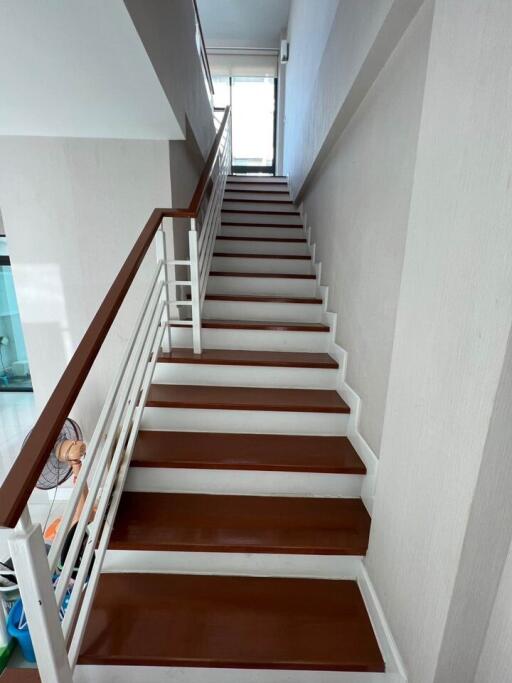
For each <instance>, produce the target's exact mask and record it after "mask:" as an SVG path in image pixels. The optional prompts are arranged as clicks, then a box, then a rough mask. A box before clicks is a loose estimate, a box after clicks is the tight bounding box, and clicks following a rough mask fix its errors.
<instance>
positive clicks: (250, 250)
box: [215, 237, 309, 256]
mask: <svg viewBox="0 0 512 683" xmlns="http://www.w3.org/2000/svg"><path fill="white" fill-rule="evenodd" d="M290 239H292V238H290ZM298 239H302V238H301V237H299V238H298ZM215 251H220V252H225V253H226V252H228V253H230V254H232V253H235V254H240V253H245V254H269V253H272V254H284V255H286V256H309V251H308V245H307V244H306V243H305V242H258V241H254V242H252V241H248V240H240V241H238V240H217V241H216V242H215Z"/></svg>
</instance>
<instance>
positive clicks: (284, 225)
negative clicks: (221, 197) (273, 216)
mask: <svg viewBox="0 0 512 683" xmlns="http://www.w3.org/2000/svg"><path fill="white" fill-rule="evenodd" d="M235 213H239V212H235ZM221 225H222V227H225V228H293V229H295V230H296V229H297V228H302V223H240V222H235V223H233V222H230V221H229V222H226V221H222V223H221Z"/></svg>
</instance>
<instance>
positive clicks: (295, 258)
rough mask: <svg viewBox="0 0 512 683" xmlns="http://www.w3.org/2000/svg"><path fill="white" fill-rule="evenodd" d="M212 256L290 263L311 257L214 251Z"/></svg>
mask: <svg viewBox="0 0 512 683" xmlns="http://www.w3.org/2000/svg"><path fill="white" fill-rule="evenodd" d="M213 255H214V256H218V257H221V258H269V259H271V258H274V259H290V260H292V261H311V256H307V255H305V254H304V255H303V254H254V253H251V252H249V253H247V252H245V253H242V254H240V253H233V252H231V251H225V252H224V251H222V252H218V251H214V252H213Z"/></svg>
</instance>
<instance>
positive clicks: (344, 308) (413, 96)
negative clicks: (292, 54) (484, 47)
mask: <svg viewBox="0 0 512 683" xmlns="http://www.w3.org/2000/svg"><path fill="white" fill-rule="evenodd" d="M430 25H431V12H429V7H426V8H424V9H423V11H421V12H420V13H419V14H418V16H417V17H416V19H415V20H414V21H413V23H412V24H411V26H410V28H409V30H408V32H407V33H406V35H405V36H404V37H403V39H402V41H401V42H400V44H399V45H398V47H397V48H396V50H395V52H394V53H393V55H392V57H391V58H390V60H389V61H388V63H387V64H386V66H385V67H384V69H383V70H382V72H381V74H380V76H379V78H378V79H377V81H376V82H375V83H374V85H373V87H372V88H371V89H370V91H369V93H368V94H367V96H366V98H365V100H364V101H363V103H362V105H361V106H360V108H359V109H358V111H357V112H356V114H355V115H354V117H353V118H352V120H351V122H350V123H349V125H348V126H347V128H346V129H345V131H344V132H343V134H342V136H341V138H340V139H339V140H338V142H337V143H336V145H335V146H334V148H333V149H332V151H331V154H330V156H329V158H328V159H327V160H326V162H325V163H324V165H323V167H322V169H321V170H320V171H319V173H318V175H317V177H316V178H315V182H314V184H313V185H312V186H311V187H310V188H309V190H308V191H307V192H306V194H305V196H304V207H303V208H304V213H305V216H307V224H308V226H311V227H312V235H313V241H314V242H316V243H317V252H316V258H317V259H318V260H320V261H321V262H322V282H323V284H327V285H329V286H330V289H329V310H332V311H336V312H337V313H338V329H337V332H336V340H337V342H338V343H339V344H340V345H341V346H342V347H343V348H345V349H346V350H347V351H348V354H349V355H348V359H349V360H348V367H347V381H348V383H349V384H350V386H351V387H352V388H353V389H354V390H355V391H356V392H357V393H358V394H359V396H360V397H361V398H362V401H363V410H362V413H361V423H360V430H361V432H362V434H363V436H364V437H365V439H366V440H367V442H368V443H369V444H370V446H371V447H372V449H373V450H374V451H375V453H376V454H378V452H379V447H380V439H381V433H382V423H383V420H384V408H385V401H386V392H387V385H388V376H389V366H390V361H391V349H392V344H393V335H394V326H395V313H396V304H397V300H398V293H399V288H400V278H401V272H402V260H403V251H404V244H405V237H406V228H407V220H408V216H409V202H410V195H411V189H412V180H413V172H414V163H415V159H416V144H417V137H418V129H419V122H420V113H421V103H422V97H423V88H424V81H425V72H426V60H427V53H428V44H429V35H430Z"/></svg>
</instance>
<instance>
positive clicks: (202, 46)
mask: <svg viewBox="0 0 512 683" xmlns="http://www.w3.org/2000/svg"><path fill="white" fill-rule="evenodd" d="M194 12H195V15H196V23H197V31H198V42H199V45H198V49H199V56H200V58H201V65H202V68H203V72H204V76H205V80H206V82H207V84H208V90H209V91H210V96H211V97H213V94H214V89H213V79H212V74H211V71H210V62H209V61H208V53H207V52H206V42H205V40H204V33H203V27H202V26H201V18H200V16H199V10H198V8H197V2H196V0H194Z"/></svg>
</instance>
